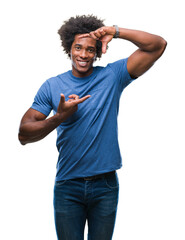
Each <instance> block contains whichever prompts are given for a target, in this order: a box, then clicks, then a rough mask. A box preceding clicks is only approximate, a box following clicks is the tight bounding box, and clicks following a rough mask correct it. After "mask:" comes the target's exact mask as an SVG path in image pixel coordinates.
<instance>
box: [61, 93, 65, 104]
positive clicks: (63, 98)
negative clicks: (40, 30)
mask: <svg viewBox="0 0 185 240" xmlns="http://www.w3.org/2000/svg"><path fill="white" fill-rule="evenodd" d="M60 102H61V103H65V96H64V94H63V93H61V94H60Z"/></svg>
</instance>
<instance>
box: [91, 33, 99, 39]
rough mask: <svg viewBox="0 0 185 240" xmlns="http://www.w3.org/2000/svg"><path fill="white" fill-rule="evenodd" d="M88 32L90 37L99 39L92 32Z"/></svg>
mask: <svg viewBox="0 0 185 240" xmlns="http://www.w3.org/2000/svg"><path fill="white" fill-rule="evenodd" d="M89 34H90V37H91V38H93V39H95V40H98V39H99V38H98V37H96V35H95V33H94V32H90V33H89Z"/></svg>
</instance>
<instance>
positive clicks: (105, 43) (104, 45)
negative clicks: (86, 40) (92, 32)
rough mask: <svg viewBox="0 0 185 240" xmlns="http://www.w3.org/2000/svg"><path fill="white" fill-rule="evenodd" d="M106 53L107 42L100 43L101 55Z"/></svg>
mask: <svg viewBox="0 0 185 240" xmlns="http://www.w3.org/2000/svg"><path fill="white" fill-rule="evenodd" d="M106 51H107V42H102V53H106Z"/></svg>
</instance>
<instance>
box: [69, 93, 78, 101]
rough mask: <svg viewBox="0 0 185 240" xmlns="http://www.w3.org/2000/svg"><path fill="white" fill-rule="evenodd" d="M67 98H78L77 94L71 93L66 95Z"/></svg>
mask: <svg viewBox="0 0 185 240" xmlns="http://www.w3.org/2000/svg"><path fill="white" fill-rule="evenodd" d="M68 97H69V98H74V99H75V100H77V99H79V96H78V95H76V94H71V95H69V96H68Z"/></svg>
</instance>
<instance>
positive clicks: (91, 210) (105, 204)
mask: <svg viewBox="0 0 185 240" xmlns="http://www.w3.org/2000/svg"><path fill="white" fill-rule="evenodd" d="M118 195H119V183H118V176H117V173H116V172H115V173H113V174H111V175H108V176H106V177H103V178H99V179H96V180H84V179H73V180H63V181H58V182H55V186H54V216H55V227H56V233H57V237H58V240H83V239H84V228H85V223H86V220H87V223H88V240H111V239H112V235H113V231H114V225H115V219H116V212H117V204H118Z"/></svg>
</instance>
